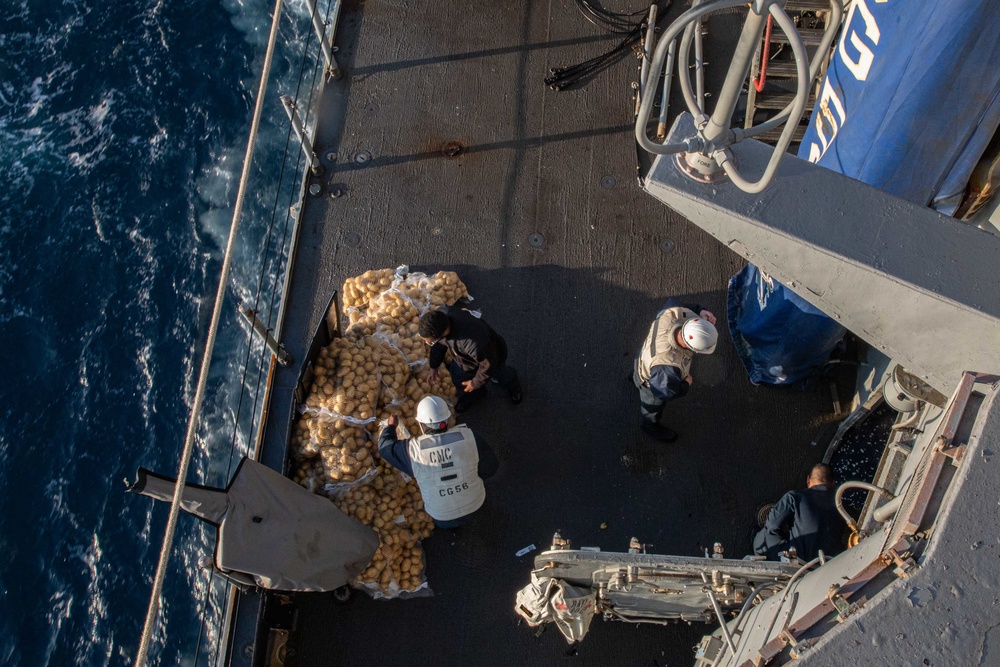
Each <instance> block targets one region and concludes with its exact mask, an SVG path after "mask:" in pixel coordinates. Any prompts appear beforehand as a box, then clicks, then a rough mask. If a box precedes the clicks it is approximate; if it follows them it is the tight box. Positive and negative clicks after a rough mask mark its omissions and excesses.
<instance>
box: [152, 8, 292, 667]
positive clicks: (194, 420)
mask: <svg viewBox="0 0 1000 667" xmlns="http://www.w3.org/2000/svg"><path fill="white" fill-rule="evenodd" d="M282 3H283V0H275V3H274V16H273V17H272V19H271V34H270V37H269V38H268V42H267V53H266V55H265V56H264V68H263V72H262V73H261V77H260V86H259V87H258V90H257V103H256V106H255V108H254V113H253V122H252V124H251V127H250V138H249V139H248V140H247V150H246V155H245V156H244V158H243V173H242V174H241V176H240V187H239V191H238V192H237V194H236V205H235V207H234V210H233V220H232V223H231V224H230V227H229V239H228V240H227V242H226V253H225V256H224V258H223V261H222V270H221V272H220V275H219V286H218V289H217V290H216V293H215V307H214V309H213V311H212V321H211V324H210V325H209V328H208V339H207V341H206V343H205V351H204V356H203V357H202V361H201V371H200V373H199V375H198V386H197V389H196V390H195V395H194V404H193V405H192V407H191V417H190V419H189V420H188V426H187V435H186V437H185V441H184V452H183V454H182V455H181V462H180V465H179V466H178V469H177V483H176V485H175V487H174V498H173V501H172V502H171V503H170V517H169V518H168V519H167V527H166V530H165V532H164V536H163V546H162V548H161V549H160V560H159V563H158V564H157V567H156V575H155V576H154V578H153V590H152V592H151V594H150V597H149V609H148V610H147V612H146V622H145V624H144V625H143V629H142V637H141V638H140V640H139V650H138V653H137V655H136V659H135V664H136V667H145V665H146V662H147V661H148V659H149V642H150V639H151V638H152V636H153V626H154V623H155V622H156V617H157V616H158V614H159V610H160V595H161V594H162V592H163V580H164V578H165V576H166V572H167V562H168V561H169V560H170V548H171V546H172V545H173V541H174V533H175V531H176V529H177V515H178V514H179V512H180V507H181V496H182V494H183V493H184V480H185V478H186V477H187V471H188V466H189V465H190V463H191V454H192V452H193V450H194V440H195V434H196V432H197V430H198V420H199V417H200V416H201V406H202V403H203V402H204V400H205V387H206V385H207V384H208V371H209V367H210V366H211V361H212V351H213V349H214V348H215V337H216V334H217V333H218V329H219V320H220V319H221V316H222V304H223V301H225V296H226V284H227V283H228V280H229V271H230V268H231V267H232V263H233V248H234V247H235V245H236V231H237V230H238V229H239V224H240V214H241V213H242V211H243V200H244V199H245V198H246V189H247V181H248V180H249V177H250V165H251V162H252V161H253V153H254V148H255V146H256V143H257V131H258V129H259V127H260V119H261V116H262V114H263V110H264V93H265V92H266V90H267V79H268V75H269V74H270V70H271V60H272V59H273V57H274V47H275V44H276V43H277V38H278V23H279V19H280V17H281V8H282Z"/></svg>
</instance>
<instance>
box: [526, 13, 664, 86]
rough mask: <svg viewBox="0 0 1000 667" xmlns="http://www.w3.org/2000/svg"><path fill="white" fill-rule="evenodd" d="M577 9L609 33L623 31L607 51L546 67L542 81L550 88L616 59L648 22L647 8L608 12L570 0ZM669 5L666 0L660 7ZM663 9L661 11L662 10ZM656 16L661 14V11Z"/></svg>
mask: <svg viewBox="0 0 1000 667" xmlns="http://www.w3.org/2000/svg"><path fill="white" fill-rule="evenodd" d="M574 2H575V3H576V6H577V9H579V10H580V13H581V14H583V17H584V18H585V19H587V21H589V22H590V23H592V24H594V25H595V26H597V27H598V28H601V29H603V30H606V31H608V33H609V34H612V35H623V38H622V40H621V41H620V42H619V43H618V44H617V45H616V46H615V47H614V48H613V49H611V50H610V51H607V52H606V53H603V54H601V55H599V56H596V57H594V58H591V59H589V60H585V61H583V62H581V63H577V64H575V65H570V66H568V67H555V68H553V69H550V70H549V74H550V76H548V77H546V78H545V85H546V86H548V87H549V88H552V89H553V90H556V91H559V90H565V89H566V88H569V87H570V86H573V85H575V84H578V83H580V82H581V81H583V80H584V79H586V78H588V77H590V76H593V75H595V74H597V73H598V72H600V71H601V70H603V69H605V68H607V67H609V66H610V65H612V64H613V63H615V62H616V61H617V60H619V59H620V58H621V57H622V56H623V55H624V54H625V53H626V52H628V51H629V50H632V49H635V48H636V46H637V45H638V44H640V43H642V41H643V39H644V37H645V31H646V28H647V27H648V25H649V21H648V18H647V14H648V12H649V10H648V9H641V10H638V11H634V12H612V11H609V10H607V9H605V8H603V7H601V6H599V5H595V4H594V3H593V2H592V1H591V0H574ZM669 6H670V2H669V0H668V1H667V2H666V3H665V6H664V8H663V9H664V10H666V8H667V7H669ZM663 13H665V12H663ZM663 13H660V17H661V18H662V14H663Z"/></svg>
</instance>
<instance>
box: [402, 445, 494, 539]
mask: <svg viewBox="0 0 1000 667" xmlns="http://www.w3.org/2000/svg"><path fill="white" fill-rule="evenodd" d="M407 447H408V450H409V454H410V465H411V466H412V467H413V478H414V479H416V480H417V485H418V486H420V495H421V496H423V499H424V509H425V510H426V511H427V513H428V514H430V515H431V518H433V519H436V520H438V521H451V520H453V519H458V518H460V517H463V516H465V515H467V514H472V513H473V512H475V511H476V510H477V509H479V508H480V507H482V504H483V501H485V500H486V485H485V484H483V480H481V479H480V478H479V450H477V449H476V438H475V437H474V436H473V435H472V431H471V430H469V428H468V427H467V426H465V425H459V426H456V427H455V428H452V429H449V430H447V431H445V432H444V433H434V434H427V435H422V436H420V437H418V438H410V441H409V444H408V445H407Z"/></svg>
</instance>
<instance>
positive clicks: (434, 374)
mask: <svg viewBox="0 0 1000 667" xmlns="http://www.w3.org/2000/svg"><path fill="white" fill-rule="evenodd" d="M440 375H441V369H440V368H432V369H431V371H430V373H428V374H427V379H428V380H429V381H430V383H431V384H434V383H435V382H437V381H438V377H440Z"/></svg>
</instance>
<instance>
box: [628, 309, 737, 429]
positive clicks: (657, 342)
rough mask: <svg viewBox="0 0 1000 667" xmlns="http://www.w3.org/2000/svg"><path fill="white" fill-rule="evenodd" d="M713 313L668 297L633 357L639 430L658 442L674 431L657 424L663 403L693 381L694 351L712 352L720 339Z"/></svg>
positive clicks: (696, 352) (687, 387) (633, 376)
mask: <svg viewBox="0 0 1000 667" xmlns="http://www.w3.org/2000/svg"><path fill="white" fill-rule="evenodd" d="M715 321H716V320H715V315H713V314H712V313H711V312H710V311H707V310H702V309H701V307H700V306H697V305H689V304H682V303H680V301H679V300H677V299H673V298H672V299H669V300H668V301H667V303H666V304H664V306H663V310H661V311H660V312H659V313H658V314H657V316H656V320H654V321H653V324H652V326H651V327H650V329H649V334H647V335H646V341H645V342H644V343H643V345H642V349H641V350H640V351H639V356H638V358H636V360H635V367H634V372H633V373H632V381H633V382H634V383H635V386H636V387H638V388H639V412H640V414H641V415H642V422H641V424H642V430H643V431H644V432H645V433H647V434H648V435H650V436H652V437H654V438H656V439H657V440H659V441H661V442H673V441H674V440H676V439H677V433H676V432H675V431H673V430H671V429H669V428H667V427H666V426H664V425H663V424H661V423H660V417H661V415H662V414H663V406H664V405H666V402H667V401H669V400H672V399H675V398H680V397H681V396H684V395H685V394H687V392H688V389H690V388H691V385H692V384H693V383H694V378H693V377H692V376H691V362H692V360H693V359H694V355H695V354H712V352H714V351H715V345H716V343H717V342H718V340H719V332H718V331H717V330H716V328H715Z"/></svg>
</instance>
